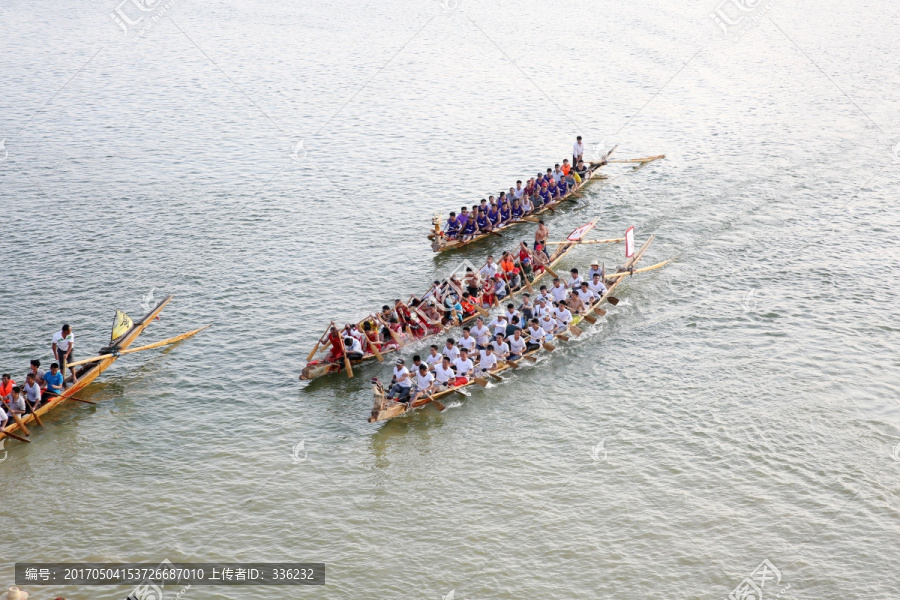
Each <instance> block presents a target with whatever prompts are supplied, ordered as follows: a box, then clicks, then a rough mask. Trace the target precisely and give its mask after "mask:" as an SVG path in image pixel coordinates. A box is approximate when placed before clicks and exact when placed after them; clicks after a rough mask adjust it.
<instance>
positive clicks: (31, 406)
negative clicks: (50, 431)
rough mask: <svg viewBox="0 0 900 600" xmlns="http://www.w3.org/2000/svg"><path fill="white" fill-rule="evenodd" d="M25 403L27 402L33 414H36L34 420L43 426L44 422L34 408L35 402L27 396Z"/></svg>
mask: <svg viewBox="0 0 900 600" xmlns="http://www.w3.org/2000/svg"><path fill="white" fill-rule="evenodd" d="M25 404H27V405H28V408H30V409H31V414H32V415H33V416H34V420H35V421H37V424H38V425H40V426H41V427H43V426H44V423H43V422H42V421H41V418H40V417H39V416H38V414H37V411H36V410H35V409H34V404H32V403H31V402H29V401H28V398H25Z"/></svg>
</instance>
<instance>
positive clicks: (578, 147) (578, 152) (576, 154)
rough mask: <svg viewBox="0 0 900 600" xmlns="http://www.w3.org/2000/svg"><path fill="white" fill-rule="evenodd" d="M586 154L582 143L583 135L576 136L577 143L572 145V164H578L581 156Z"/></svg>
mask: <svg viewBox="0 0 900 600" xmlns="http://www.w3.org/2000/svg"><path fill="white" fill-rule="evenodd" d="M582 156H584V144H582V143H581V136H580V135H579V136H578V137H577V138H575V145H574V146H572V164H573V165H577V164H578V161H579V160H581V157H582Z"/></svg>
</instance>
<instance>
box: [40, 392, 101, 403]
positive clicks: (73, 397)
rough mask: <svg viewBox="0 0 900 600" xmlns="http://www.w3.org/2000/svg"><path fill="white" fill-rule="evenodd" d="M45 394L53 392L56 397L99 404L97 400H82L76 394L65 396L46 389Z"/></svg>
mask: <svg viewBox="0 0 900 600" xmlns="http://www.w3.org/2000/svg"><path fill="white" fill-rule="evenodd" d="M44 393H45V394H53V397H54V398H59V397H62V399H63V400H74V401H75V402H84V403H85V404H97V403H96V402H92V401H91V400H82V399H81V398H76V397H75V396H63V395H62V394H59V393H57V392H51V391H49V390H44Z"/></svg>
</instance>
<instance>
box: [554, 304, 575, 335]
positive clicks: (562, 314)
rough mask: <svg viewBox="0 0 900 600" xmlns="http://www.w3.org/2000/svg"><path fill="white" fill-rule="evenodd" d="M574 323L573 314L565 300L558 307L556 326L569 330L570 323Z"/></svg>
mask: <svg viewBox="0 0 900 600" xmlns="http://www.w3.org/2000/svg"><path fill="white" fill-rule="evenodd" d="M571 322H572V313H571V312H569V308H568V306H567V305H566V302H565V300H563V301H562V302H560V303H559V304H558V305H557V307H556V326H557V327H558V328H559V329H567V328H568V327H569V323H571Z"/></svg>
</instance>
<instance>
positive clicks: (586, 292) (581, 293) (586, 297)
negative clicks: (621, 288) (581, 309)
mask: <svg viewBox="0 0 900 600" xmlns="http://www.w3.org/2000/svg"><path fill="white" fill-rule="evenodd" d="M576 296H577V297H578V299H579V300H580V301H581V303H582V304H584V305H585V306H590V305H592V304H593V303H594V302H596V301H597V300H599V299H600V294H598V293H597V292H594V291H592V290H591V288H590V287H588V283H587V281H585V282H582V284H581V289H580V290H578V293H577V294H576Z"/></svg>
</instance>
